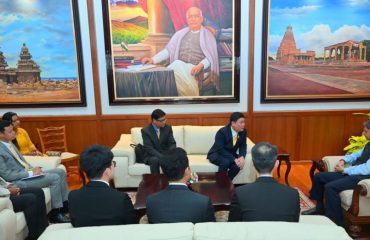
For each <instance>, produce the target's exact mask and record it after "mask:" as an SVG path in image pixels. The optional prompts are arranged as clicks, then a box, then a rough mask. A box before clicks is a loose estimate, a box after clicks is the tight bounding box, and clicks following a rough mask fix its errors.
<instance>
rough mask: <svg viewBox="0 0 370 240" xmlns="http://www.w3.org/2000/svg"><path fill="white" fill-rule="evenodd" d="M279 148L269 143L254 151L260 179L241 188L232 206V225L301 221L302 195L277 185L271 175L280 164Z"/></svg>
mask: <svg viewBox="0 0 370 240" xmlns="http://www.w3.org/2000/svg"><path fill="white" fill-rule="evenodd" d="M277 153H278V151H277V148H276V146H274V145H271V144H270V143H267V142H261V143H258V144H256V145H255V146H254V147H253V148H252V163H253V166H254V168H255V169H256V171H257V177H258V178H257V180H256V182H254V183H249V184H246V185H244V186H241V187H238V188H236V190H235V194H234V197H233V199H232V201H231V205H230V213H229V222H240V221H244V222H250V221H286V222H298V221H299V212H300V205H299V194H298V191H297V190H296V189H293V188H290V187H288V186H285V185H282V184H280V183H277V182H276V181H275V180H274V179H273V178H272V172H273V170H274V168H275V167H276V166H277V165H278V162H277V161H276V159H277Z"/></svg>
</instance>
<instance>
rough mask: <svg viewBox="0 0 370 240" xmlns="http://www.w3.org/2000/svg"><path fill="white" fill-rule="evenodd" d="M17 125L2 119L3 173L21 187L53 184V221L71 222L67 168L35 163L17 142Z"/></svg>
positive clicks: (0, 172) (0, 158)
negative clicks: (25, 155) (43, 167)
mask: <svg viewBox="0 0 370 240" xmlns="http://www.w3.org/2000/svg"><path fill="white" fill-rule="evenodd" d="M13 139H15V132H14V130H13V125H12V123H11V122H9V121H5V120H0V176H1V177H2V178H4V179H5V180H6V181H8V182H11V183H14V184H16V185H17V186H18V187H20V188H29V187H39V188H44V187H49V188H50V195H51V208H52V210H51V212H50V215H51V219H50V220H51V221H52V222H56V223H66V222H69V218H68V217H67V216H65V215H64V214H63V212H64V213H65V212H66V211H68V208H67V205H68V202H67V199H68V193H69V189H68V184H67V180H66V172H65V171H64V170H63V169H60V168H54V169H50V170H45V171H43V170H42V168H41V167H37V166H31V165H30V164H29V163H28V162H27V161H26V160H25V159H24V157H23V156H22V154H21V153H20V152H19V151H18V149H17V147H15V146H14V144H13V143H12V140H13Z"/></svg>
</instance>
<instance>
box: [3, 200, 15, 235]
mask: <svg viewBox="0 0 370 240" xmlns="http://www.w3.org/2000/svg"><path fill="white" fill-rule="evenodd" d="M16 226H17V221H16V215H15V213H14V211H13V205H12V202H11V201H10V199H9V198H8V197H0V239H5V240H8V239H15V232H16Z"/></svg>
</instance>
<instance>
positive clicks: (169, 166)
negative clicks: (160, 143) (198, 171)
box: [161, 147, 189, 181]
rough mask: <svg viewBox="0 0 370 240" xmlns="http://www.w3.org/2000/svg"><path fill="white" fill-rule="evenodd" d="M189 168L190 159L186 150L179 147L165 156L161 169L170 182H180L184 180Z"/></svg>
mask: <svg viewBox="0 0 370 240" xmlns="http://www.w3.org/2000/svg"><path fill="white" fill-rule="evenodd" d="M187 167H189V159H188V156H187V154H186V152H185V150H184V149H182V148H179V147H177V148H174V149H171V150H169V151H168V152H167V153H165V154H164V155H163V158H162V161H161V168H162V171H163V173H164V175H166V176H167V178H168V181H178V180H180V179H181V178H183V177H184V173H185V169H186V168H187Z"/></svg>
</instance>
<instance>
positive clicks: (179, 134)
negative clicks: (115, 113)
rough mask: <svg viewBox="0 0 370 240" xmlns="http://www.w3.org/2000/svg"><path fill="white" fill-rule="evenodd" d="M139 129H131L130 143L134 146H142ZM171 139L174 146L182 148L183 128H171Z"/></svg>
mask: <svg viewBox="0 0 370 240" xmlns="http://www.w3.org/2000/svg"><path fill="white" fill-rule="evenodd" d="M141 129H142V128H141V127H134V128H131V141H132V142H133V143H135V144H138V143H141V144H143V138H142V136H141ZM172 131H173V137H174V138H175V141H176V146H177V147H181V148H184V133H183V126H172Z"/></svg>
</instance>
